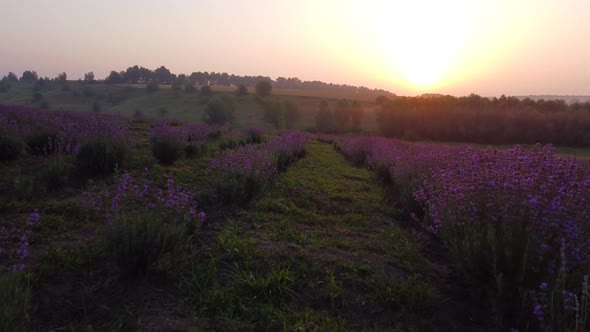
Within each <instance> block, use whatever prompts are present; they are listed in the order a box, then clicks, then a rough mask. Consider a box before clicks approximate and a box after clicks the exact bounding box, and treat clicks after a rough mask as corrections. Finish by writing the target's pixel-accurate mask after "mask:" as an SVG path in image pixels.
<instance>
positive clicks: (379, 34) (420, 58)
mask: <svg viewBox="0 0 590 332" xmlns="http://www.w3.org/2000/svg"><path fill="white" fill-rule="evenodd" d="M378 4H379V6H380V7H381V10H380V11H378V13H377V14H376V15H377V19H375V22H374V23H373V26H374V31H375V34H374V35H375V37H376V38H375V41H374V42H376V43H379V45H380V47H381V52H383V56H384V58H385V59H384V62H387V63H389V66H391V67H393V70H392V71H393V72H395V74H396V75H399V76H401V77H396V79H398V80H399V79H400V78H401V79H402V80H403V81H404V82H406V85H408V87H410V88H414V89H417V90H428V89H433V88H437V87H439V86H441V85H444V84H445V83H446V82H449V81H451V80H453V79H454V78H455V76H458V75H461V69H462V67H461V55H462V53H463V52H464V50H465V48H466V47H467V46H468V45H467V44H468V39H469V37H470V36H469V34H470V29H469V27H470V24H471V23H472V22H471V20H472V19H473V17H471V16H470V15H469V14H468V12H469V8H468V5H469V4H468V3H467V2H464V1H420V0H418V1H403V2H402V1H392V2H387V1H383V2H381V1H380V2H379V3H378Z"/></svg>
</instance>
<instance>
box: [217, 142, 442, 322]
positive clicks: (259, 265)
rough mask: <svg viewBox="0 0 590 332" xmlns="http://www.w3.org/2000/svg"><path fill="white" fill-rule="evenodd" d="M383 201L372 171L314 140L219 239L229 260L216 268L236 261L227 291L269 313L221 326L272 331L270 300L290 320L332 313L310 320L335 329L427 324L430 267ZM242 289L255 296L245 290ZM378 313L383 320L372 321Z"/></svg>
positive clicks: (431, 290)
mask: <svg viewBox="0 0 590 332" xmlns="http://www.w3.org/2000/svg"><path fill="white" fill-rule="evenodd" d="M384 203H385V202H384V201H383V192H382V191H381V189H380V187H379V186H377V185H376V182H375V179H374V178H373V176H372V175H371V173H369V172H368V171H367V170H365V169H361V168H355V167H353V166H350V165H348V164H347V163H346V162H345V161H344V159H343V158H342V157H341V156H340V155H339V154H338V153H337V152H336V151H334V150H333V148H332V147H331V146H330V145H328V144H323V143H319V142H312V143H310V144H309V145H308V148H307V153H306V156H305V157H304V158H303V159H301V160H300V161H299V162H297V163H296V164H294V165H293V166H291V167H290V168H289V169H288V170H287V171H286V172H285V173H283V174H282V175H281V176H280V178H279V180H278V182H277V183H276V184H275V186H274V187H273V189H271V190H269V191H268V192H266V193H265V194H263V195H262V196H261V197H260V198H259V199H258V200H257V201H256V202H253V203H252V204H251V205H250V207H249V208H247V209H246V210H245V211H243V212H242V213H240V214H239V216H238V217H237V218H236V219H235V220H234V222H233V223H232V227H231V228H229V229H228V228H225V229H224V230H223V231H222V232H221V233H220V235H221V236H222V237H221V238H220V239H219V240H220V242H219V243H221V244H222V245H221V247H222V248H224V252H225V254H224V255H225V256H224V257H223V258H221V259H220V260H218V261H217V262H218V264H220V263H221V262H224V261H225V260H228V259H230V262H233V263H229V264H228V265H229V268H228V269H227V271H228V272H227V273H228V274H229V277H228V278H229V283H228V284H227V285H226V287H225V288H224V287H221V289H222V290H220V291H221V292H223V293H224V294H225V295H227V296H230V295H228V294H231V296H235V297H236V301H237V298H241V299H244V298H250V299H251V298H253V296H255V297H256V298H257V299H260V301H259V300H257V301H256V302H252V303H250V302H248V303H242V305H243V306H245V308H246V309H247V311H248V310H254V311H255V312H257V313H258V314H259V315H262V314H263V313H261V312H258V311H257V310H263V311H264V312H266V313H264V314H265V315H266V314H268V315H269V316H263V317H261V318H260V319H261V320H259V321H251V320H248V321H246V322H244V316H243V315H236V312H231V313H228V312H221V313H216V315H214V317H215V318H214V320H215V321H218V320H223V321H226V320H229V321H232V322H234V323H235V324H237V325H235V326H242V325H240V324H245V325H243V326H248V324H255V325H254V326H255V327H257V328H263V327H265V326H266V327H268V326H273V325H272V324H273V321H272V319H271V317H272V315H271V314H270V313H269V312H267V311H268V310H269V309H268V308H266V307H264V306H262V307H260V306H259V305H260V302H262V303H274V305H275V306H277V307H279V308H281V307H282V308H283V314H286V315H287V316H286V317H284V318H283V319H286V320H287V321H288V322H292V323H291V324H296V322H297V321H299V320H300V319H301V318H302V317H325V318H326V320H325V321H324V322H321V323H320V322H314V323H310V324H311V325H313V324H318V325H317V326H320V325H322V324H324V325H323V326H324V327H326V328H327V325H325V324H333V325H331V326H330V327H329V328H327V329H328V330H338V329H340V328H341V329H351V328H352V329H355V328H354V326H356V327H357V328H359V327H360V328H385V326H386V325H387V322H389V321H388V319H385V318H383V317H389V318H390V319H397V321H398V322H401V324H402V325H403V326H422V327H424V326H429V324H431V323H432V322H431V321H430V318H426V319H424V317H419V316H418V314H420V313H425V312H426V313H428V312H431V311H432V309H433V307H434V303H435V302H436V301H437V300H436V298H437V297H436V294H435V291H434V287H433V286H432V285H431V284H430V283H429V282H428V280H426V279H424V278H423V277H421V276H420V274H419V273H418V271H424V270H425V267H424V265H423V262H422V260H421V258H420V257H419V248H418V246H417V244H416V243H414V241H413V240H412V239H411V238H409V237H408V235H407V234H405V231H404V230H402V229H400V228H399V226H397V225H396V223H395V221H394V219H393V216H394V214H395V211H394V210H392V209H390V208H388V207H387V205H386V204H384ZM230 229H231V230H230ZM229 234H233V236H229ZM238 234H239V237H238ZM229 239H232V240H231V241H230V240H229ZM240 239H243V240H240ZM368 243H370V245H367V244H368ZM230 244H231V245H230ZM221 266H223V265H221ZM236 278H237V279H236ZM236 285H239V287H238V289H240V290H242V289H247V290H248V289H249V290H248V291H246V293H245V294H244V293H239V292H238V290H236V289H234V287H237V286H236ZM383 289H386V290H387V292H386V293H382V290H383ZM251 292H253V293H251ZM271 294H275V295H278V296H277V298H274V297H273V296H272V295H271ZM380 294H381V295H380ZM269 297H270V298H269ZM241 301H244V300H241ZM273 301H278V302H273ZM309 308H315V309H314V310H313V311H312V312H311V313H310V312H309ZM325 309H329V310H328V311H324V310H325ZM306 310H307V311H306ZM375 312H380V317H381V319H382V320H383V321H373V317H371V314H372V313H375ZM242 314H243V313H242ZM251 314H253V313H251ZM326 314H328V316H326ZM226 315H229V316H230V317H227V316H226ZM263 318H264V319H263ZM326 321H327V322H329V323H326ZM267 324H270V325H267ZM285 324H286V326H288V327H289V328H292V325H289V323H285ZM277 327H278V326H277Z"/></svg>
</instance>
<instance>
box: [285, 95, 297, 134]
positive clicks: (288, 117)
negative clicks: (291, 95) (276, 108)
mask: <svg viewBox="0 0 590 332" xmlns="http://www.w3.org/2000/svg"><path fill="white" fill-rule="evenodd" d="M283 110H284V118H285V127H286V128H293V127H294V126H295V123H296V122H297V121H298V120H299V118H300V117H301V111H300V110H299V107H298V106H297V104H296V103H295V102H293V101H291V100H286V101H284V102H283Z"/></svg>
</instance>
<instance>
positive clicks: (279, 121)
mask: <svg viewBox="0 0 590 332" xmlns="http://www.w3.org/2000/svg"><path fill="white" fill-rule="evenodd" d="M259 103H261V104H262V107H264V120H265V121H266V122H268V123H270V124H272V125H274V126H275V127H276V128H277V129H282V128H284V127H285V112H284V110H283V107H282V105H281V103H279V102H275V101H263V100H262V98H260V99H259Z"/></svg>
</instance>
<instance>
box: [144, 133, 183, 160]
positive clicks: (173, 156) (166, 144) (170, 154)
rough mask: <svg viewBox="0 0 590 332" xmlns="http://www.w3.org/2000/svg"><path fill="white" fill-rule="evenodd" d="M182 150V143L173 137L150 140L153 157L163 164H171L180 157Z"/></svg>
mask: <svg viewBox="0 0 590 332" xmlns="http://www.w3.org/2000/svg"><path fill="white" fill-rule="evenodd" d="M182 150H183V147H182V144H180V143H179V142H177V141H175V140H173V139H169V138H160V139H156V140H153V141H152V152H153V154H154V157H156V159H158V161H159V162H160V163H162V164H164V165H171V164H173V163H174V162H175V161H176V160H178V159H180V157H182Z"/></svg>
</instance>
